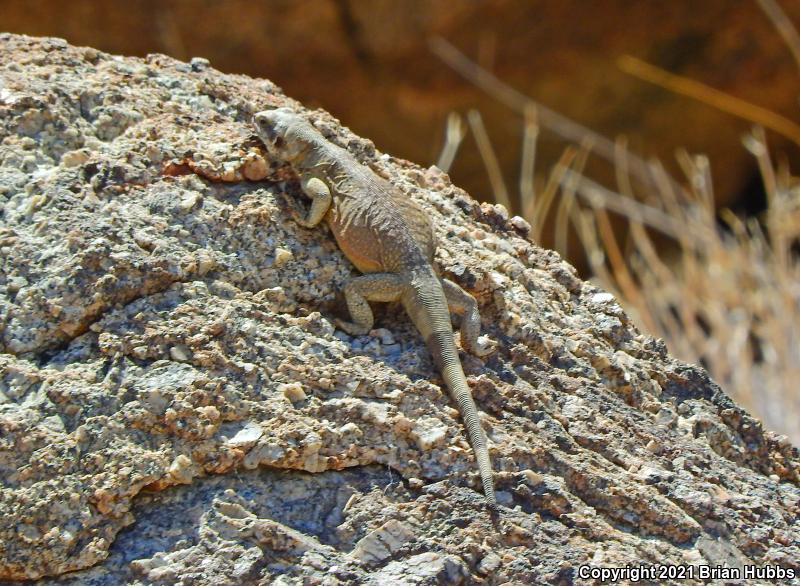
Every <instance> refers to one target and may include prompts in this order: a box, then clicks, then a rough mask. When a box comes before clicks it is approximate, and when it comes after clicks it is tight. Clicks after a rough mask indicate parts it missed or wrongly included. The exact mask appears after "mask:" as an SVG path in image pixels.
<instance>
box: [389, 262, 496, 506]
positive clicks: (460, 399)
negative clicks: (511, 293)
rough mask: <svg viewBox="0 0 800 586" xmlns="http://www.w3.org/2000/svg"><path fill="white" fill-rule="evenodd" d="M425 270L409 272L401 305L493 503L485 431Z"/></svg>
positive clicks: (440, 298) (435, 283) (433, 280)
mask: <svg viewBox="0 0 800 586" xmlns="http://www.w3.org/2000/svg"><path fill="white" fill-rule="evenodd" d="M426 269H427V270H425V269H422V270H419V271H415V272H414V273H413V276H412V281H411V284H410V287H409V288H408V291H407V293H406V294H404V295H403V297H402V301H403V305H404V306H405V308H406V311H407V312H408V315H409V316H410V317H411V320H412V321H413V322H414V324H415V325H416V326H417V329H418V330H419V332H420V333H421V334H422V336H423V337H424V338H425V341H426V342H427V344H428V348H429V349H430V351H431V354H432V355H433V360H434V362H435V363H436V366H437V367H438V368H439V372H441V374H442V378H444V381H445V383H446V384H447V388H448V389H449V390H450V396H451V397H453V399H454V400H455V401H456V403H458V410H459V412H460V413H461V417H462V419H463V420H464V427H465V428H466V430H467V436H468V437H469V443H470V445H471V446H472V450H473V451H474V453H475V459H476V460H477V462H478V471H479V473H480V476H481V482H482V484H483V494H484V496H485V497H486V500H487V501H488V502H489V503H490V504H491V505H493V506H494V505H496V504H497V500H496V499H495V496H494V479H493V476H492V462H491V460H490V459H489V450H488V448H487V439H486V432H485V431H484V430H483V426H482V425H481V421H480V418H479V417H478V408H477V407H476V406H475V401H474V400H473V398H472V393H471V392H470V390H469V387H468V386H467V379H466V377H465V376H464V370H463V368H462V367H461V361H460V360H459V358H458V351H457V350H456V345H455V343H454V342H453V327H452V326H451V324H450V311H449V309H448V307H447V300H446V299H445V296H444V291H442V286H441V284H440V283H439V279H438V277H437V276H436V274H435V273H434V272H433V270H432V269H430V268H429V267H426Z"/></svg>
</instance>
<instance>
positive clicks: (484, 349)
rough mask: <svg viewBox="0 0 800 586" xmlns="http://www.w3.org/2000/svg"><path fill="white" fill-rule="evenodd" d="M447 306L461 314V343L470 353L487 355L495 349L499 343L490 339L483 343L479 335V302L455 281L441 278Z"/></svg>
mask: <svg viewBox="0 0 800 586" xmlns="http://www.w3.org/2000/svg"><path fill="white" fill-rule="evenodd" d="M440 281H441V283H442V289H443V290H444V296H445V298H446V299H447V307H448V309H450V311H452V312H453V313H456V314H458V315H461V316H462V318H461V345H462V346H463V347H464V349H465V350H466V351H467V352H469V353H470V354H474V355H475V356H487V355H489V354H491V353H492V352H494V351H495V349H496V348H497V343H496V342H493V341H489V342H488V343H485V344H481V343H480V342H478V337H479V336H480V334H481V314H480V312H479V311H478V302H477V301H475V298H474V297H473V296H472V295H470V294H469V293H467V292H466V291H464V289H462V288H461V287H459V286H458V285H457V284H456V283H454V282H453V281H448V280H447V279H440Z"/></svg>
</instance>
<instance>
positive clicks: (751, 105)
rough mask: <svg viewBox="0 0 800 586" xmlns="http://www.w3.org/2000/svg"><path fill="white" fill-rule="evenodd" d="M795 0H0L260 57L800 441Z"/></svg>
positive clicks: (39, 27) (111, 35)
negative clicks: (508, 228) (500, 210)
mask: <svg viewBox="0 0 800 586" xmlns="http://www.w3.org/2000/svg"><path fill="white" fill-rule="evenodd" d="M795 25H798V26H800V3H797V2H794V1H790V0H704V1H703V2H696V1H695V0H673V1H672V2H629V1H624V0H604V1H603V2H591V1H586V0H542V1H530V0H529V1H523V0H474V1H452V2H445V1H441V0H439V1H437V0H404V1H402V2H396V1H388V0H372V1H367V0H263V1H257V0H247V1H244V0H225V1H220V0H177V1H172V2H162V1H160V0H128V1H127V2H124V3H123V2H107V1H91V0H71V1H70V2H61V1H55V0H24V1H22V0H0V29H2V30H3V31H8V32H13V33H20V34H28V35H36V36H57V37H62V38H64V39H66V40H67V41H68V42H69V43H71V44H73V45H87V46H92V47H95V48H97V49H100V50H102V51H106V52H110V53H115V54H123V55H134V56H144V55H146V54H148V53H165V54H167V55H170V56H172V57H175V58H177V59H181V60H188V59H190V58H191V57H205V58H207V59H208V60H209V61H210V62H211V65H212V66H213V67H215V68H216V69H219V70H221V71H224V72H228V73H244V74H247V75H250V76H256V77H266V78H269V79H271V80H272V81H274V82H275V83H277V84H278V85H279V86H281V87H282V88H283V89H284V90H285V92H286V93H287V95H289V96H291V97H293V98H296V99H298V100H300V101H301V102H303V103H304V104H305V105H306V106H307V107H321V108H324V109H326V110H328V111H330V112H331V113H332V114H333V115H334V116H336V117H337V118H339V119H340V120H341V121H342V122H343V123H344V124H345V125H347V126H349V127H350V128H351V129H352V130H353V131H354V132H356V133H357V134H359V135H361V136H364V137H367V138H370V139H371V140H373V141H374V142H375V144H376V146H377V147H378V148H379V149H380V150H382V151H384V152H388V153H391V154H392V155H395V156H399V157H402V158H405V159H409V160H411V161H414V162H415V163H418V164H420V165H423V166H428V165H432V164H437V165H438V166H439V167H441V168H443V169H444V170H446V171H448V172H449V173H450V175H451V177H452V179H453V181H454V182H455V183H456V184H457V185H459V186H461V187H463V188H464V189H466V190H467V191H468V192H469V193H470V194H471V195H472V196H473V197H474V198H476V199H478V200H481V201H489V202H498V203H502V204H503V205H505V206H506V207H507V208H508V209H509V210H510V211H511V213H512V214H518V215H521V216H523V217H524V218H525V219H526V220H528V221H529V222H530V223H531V225H532V226H533V237H534V238H535V239H536V240H537V242H539V243H540V244H542V245H543V246H547V247H550V248H555V249H557V250H558V251H559V252H560V253H561V254H562V255H564V256H565V257H567V258H568V259H569V260H570V261H571V262H572V263H573V264H575V265H576V266H577V267H578V268H579V270H580V271H581V273H582V275H583V276H584V277H585V278H591V279H593V280H594V281H596V282H597V283H598V284H599V285H600V286H602V287H604V288H606V289H608V290H610V291H611V292H613V293H614V294H616V295H617V296H618V298H619V299H620V301H621V303H622V304H623V305H624V306H625V308H626V310H627V311H628V312H629V313H630V314H631V315H632V317H633V318H634V319H635V321H636V322H637V323H638V325H639V326H640V328H641V329H642V330H643V331H645V332H647V333H649V334H652V335H655V336H658V337H660V338H664V339H665V340H666V342H667V345H668V347H669V349H670V351H671V352H672V353H673V354H675V355H676V356H678V357H680V358H682V359H683V360H686V361H689V362H694V363H699V364H702V365H703V366H705V367H706V368H707V369H709V371H710V372H711V374H712V376H713V377H714V378H715V380H716V381H717V382H718V383H720V384H721V385H722V387H723V388H724V389H725V390H726V391H727V392H728V393H729V394H730V395H732V396H733V397H734V398H735V399H736V400H737V401H739V402H740V403H742V404H743V405H744V406H746V407H747V408H748V409H749V410H750V411H752V412H753V413H754V414H756V415H757V416H759V417H761V418H762V419H763V420H764V421H765V425H766V427H768V428H770V429H773V430H776V431H778V432H780V433H784V434H788V435H789V436H790V438H791V439H792V441H793V442H794V443H795V445H800V388H799V387H800V382H798V381H800V263H799V262H798V253H800V187H798V184H797V181H796V179H795V177H794V176H793V175H792V171H793V170H796V169H797V168H798V165H799V164H800V160H798V157H800V112H798V105H799V104H798V98H799V97H800V37H799V36H798V34H797V30H796V28H795Z"/></svg>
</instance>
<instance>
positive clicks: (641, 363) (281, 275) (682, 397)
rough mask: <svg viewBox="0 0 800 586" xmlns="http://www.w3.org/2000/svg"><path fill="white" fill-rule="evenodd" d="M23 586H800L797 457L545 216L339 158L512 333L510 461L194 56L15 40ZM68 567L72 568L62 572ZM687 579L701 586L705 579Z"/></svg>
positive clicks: (265, 96) (15, 292)
mask: <svg viewBox="0 0 800 586" xmlns="http://www.w3.org/2000/svg"><path fill="white" fill-rule="evenodd" d="M0 56H2V58H1V59H0V64H2V65H0V204H2V210H3V212H2V225H0V262H2V272H0V351H2V354H0V483H1V484H0V579H5V580H12V579H23V578H28V579H35V578H42V577H47V576H49V578H44V579H43V580H42V583H46V584H75V585H77V584H81V585H83V584H89V585H95V584H96V585H101V584H102V585H106V584H109V585H110V584H133V583H135V584H230V583H275V584H294V583H308V584H353V583H363V584H388V583H392V584H467V583H486V584H503V583H508V584H522V583H525V584H533V583H571V582H573V581H574V582H579V581H580V580H579V578H578V569H579V568H580V567H581V566H583V565H590V566H593V567H612V566H623V565H625V564H656V563H659V564H665V563H671V564H710V565H717V564H723V563H724V564H734V565H736V564H750V563H753V564H758V565H775V564H780V565H781V566H783V567H784V568H793V569H795V571H800V528H798V514H800V488H799V485H800V457H799V456H798V451H797V449H796V448H794V447H792V446H791V445H790V444H789V443H788V441H786V440H785V439H784V438H781V437H779V436H777V435H775V434H773V433H771V432H769V431H764V430H763V429H762V428H761V425H760V424H759V422H757V421H756V420H754V419H753V418H752V417H750V416H749V415H748V414H747V413H746V412H744V411H743V410H742V409H740V408H739V407H738V406H737V405H735V404H734V403H733V402H732V401H731V400H730V399H729V398H728V397H727V396H726V395H725V394H724V393H723V392H722V391H721V390H720V389H719V388H718V387H717V386H716V385H715V384H714V383H713V382H712V381H711V380H709V378H708V376H707V375H706V374H705V372H704V371H702V370H701V369H699V368H697V367H693V366H688V365H686V364H682V363H680V362H678V361H676V360H674V359H672V358H671V357H670V356H668V355H667V353H666V351H665V349H664V346H663V344H661V343H660V342H659V341H657V340H653V339H651V338H648V337H646V336H643V335H641V334H640V333H639V332H637V331H636V329H635V327H634V326H633V325H632V324H631V322H630V321H629V319H628V317H627V316H626V315H625V314H624V313H623V312H622V310H621V309H620V307H619V305H618V304H617V303H616V302H615V300H614V299H613V298H612V297H611V296H610V295H608V294H607V293H604V292H602V291H600V290H598V289H597V288H595V287H593V286H591V285H590V284H587V283H584V282H581V281H580V280H579V279H578V278H577V277H576V275H575V272H574V270H573V269H572V268H571V267H570V266H569V265H568V264H566V263H565V262H563V261H562V260H561V259H560V258H559V257H558V256H557V255H556V254H555V253H552V252H549V251H546V250H543V249H541V248H539V247H537V246H536V245H535V244H533V243H531V242H530V241H529V240H528V239H527V238H526V227H525V224H524V222H520V221H519V220H518V219H509V218H508V215H507V214H506V213H505V210H503V209H502V208H499V207H495V206H491V205H487V204H483V205H478V204H477V203H476V202H475V201H473V200H472V199H470V198H469V197H468V196H467V195H466V194H465V193H464V192H463V191H461V190H459V189H458V188H456V187H454V186H453V185H452V184H451V183H450V181H449V179H448V177H447V176H446V175H444V174H443V173H441V172H440V171H439V170H437V169H436V168H430V169H421V168H419V167H416V166H414V165H413V164H410V163H407V162H405V161H402V160H398V159H394V158H392V157H390V156H387V155H381V154H379V153H378V152H376V150H375V148H374V147H373V145H372V144H371V143H370V142H369V141H367V140H364V139H361V138H358V137H357V136H354V135H353V134H352V133H350V132H349V131H348V130H347V129H345V128H342V127H341V126H340V125H339V124H338V123H337V121H336V120H335V119H333V118H331V117H330V116H329V115H328V114H326V113H325V112H321V111H317V112H306V115H307V116H309V117H310V119H312V120H313V121H314V122H315V124H316V125H317V126H318V128H319V129H320V130H321V131H322V132H323V133H324V134H325V135H326V136H328V137H329V138H330V140H332V141H334V142H336V143H338V144H340V145H342V146H344V147H345V148H348V149H349V150H350V151H351V152H352V153H353V154H354V155H355V156H356V157H357V158H359V159H360V160H361V161H362V162H364V163H365V164H369V165H371V166H372V167H373V168H374V169H375V170H376V171H377V172H378V173H381V174H383V175H384V176H386V177H388V178H390V179H391V180H392V181H393V182H394V183H395V184H397V185H398V186H399V187H400V188H401V189H402V190H403V191H405V192H406V193H408V195H409V197H411V198H413V199H414V200H415V201H417V202H418V203H419V205H421V206H424V208H425V209H426V210H427V211H428V212H429V213H430V215H431V217H432V218H433V219H434V221H435V222H436V226H437V232H438V234H439V237H440V239H441V246H440V250H439V252H438V261H439V263H440V265H441V267H442V269H443V271H444V272H445V273H446V274H447V275H448V276H450V277H451V278H453V279H454V280H456V281H457V282H459V283H460V284H461V285H462V286H464V287H465V288H467V289H469V290H470V291H472V292H473V293H474V294H475V295H476V297H477V298H478V299H479V300H480V305H481V312H482V315H483V318H484V329H485V330H486V331H487V333H488V334H489V335H490V336H491V337H493V338H494V339H497V340H498V341H499V342H500V346H501V348H500V351H499V352H498V353H497V354H496V355H494V356H492V357H491V358H489V359H487V360H485V361H484V360H479V359H477V358H474V357H472V356H469V355H465V354H462V359H463V362H464V368H465V371H466V373H467V375H468V378H469V380H470V383H471V387H472V389H473V393H474V395H475V398H476V401H477V403H478V405H479V407H480V408H481V409H482V411H483V413H484V425H485V426H486V428H487V432H488V435H489V438H490V440H491V443H492V445H491V452H492V455H493V460H494V465H495V469H496V470H497V487H498V500H499V501H500V502H501V504H502V511H501V514H500V515H499V517H495V518H492V517H491V516H490V515H489V514H488V512H487V511H486V509H485V507H484V505H483V499H482V496H481V494H480V493H479V492H478V487H479V481H478V479H477V477H476V472H475V466H474V461H473V457H472V452H471V450H470V448H469V445H468V444H467V442H466V438H465V435H464V431H463V427H462V424H461V421H460V419H459V417H458V413H457V411H456V409H455V406H454V404H453V403H452V402H451V401H450V400H449V398H448V397H447V395H446V394H443V392H442V387H441V380H440V378H439V376H438V374H437V373H436V371H435V368H434V366H433V364H432V362H431V359H430V357H429V355H428V352H427V350H426V348H425V346H424V344H423V342H422V340H420V339H419V336H418V335H417V333H416V332H415V331H414V329H413V326H412V325H411V324H410V322H409V321H408V320H407V319H406V317H405V316H404V315H403V314H402V312H401V311H400V310H399V309H398V308H396V307H392V306H389V307H387V308H386V309H385V310H383V311H382V312H379V318H378V323H379V325H380V326H381V328H382V329H380V330H375V331H374V332H372V334H371V335H369V336H362V337H357V338H351V337H349V336H346V335H343V334H342V333H341V332H337V331H335V330H334V328H333V327H332V325H331V317H332V316H333V315H336V314H337V312H339V311H341V310H342V308H341V304H340V300H339V299H338V298H337V291H338V290H339V289H340V288H341V286H342V284H343V283H344V282H345V281H346V280H347V279H348V278H349V276H350V275H351V274H352V272H353V269H352V267H351V266H350V265H349V263H348V262H347V261H346V260H345V259H344V258H343V256H342V255H341V254H340V253H339V251H338V249H337V248H336V245H335V243H334V242H333V240H332V238H331V237H330V235H329V233H328V232H327V230H325V229H319V230H304V229H302V228H299V227H298V226H297V225H295V224H294V223H293V222H292V221H291V220H289V215H288V213H287V210H286V207H285V204H284V202H283V201H282V197H283V195H284V194H287V193H288V194H289V195H290V196H292V197H294V196H297V195H298V186H297V182H296V180H295V178H293V177H292V176H291V174H290V173H288V172H287V171H286V169H284V168H281V167H280V166H279V165H278V164H277V162H275V161H269V160H265V158H264V156H265V155H264V154H263V152H262V151H261V150H260V148H259V144H258V142H257V141H256V140H255V139H254V137H253V136H252V133H251V131H250V125H249V119H250V117H251V115H252V113H253V112H255V111H257V110H259V109H263V108H265V107H267V106H270V105H289V106H292V107H294V108H297V109H300V108H301V106H300V104H298V103H296V102H294V101H292V100H290V99H289V98H287V97H285V96H284V95H283V93H282V92H281V91H280V90H279V89H278V88H277V87H276V86H275V85H273V84H272V83H271V82H269V81H266V80H253V79H250V78H247V77H243V76H234V75H223V74H221V73H219V72H216V71H214V70H212V69H210V68H209V67H208V66H207V64H206V63H205V62H203V61H202V60H194V61H193V62H192V63H190V64H186V63H181V62H178V61H174V60H172V59H169V58H166V57H163V56H158V55H156V56H151V57H148V58H147V59H133V58H120V57H113V56H109V55H106V54H103V53H100V52H98V51H96V50H93V49H87V48H75V47H70V46H68V45H67V44H66V43H65V42H63V41H60V40H57V39H33V38H28V37H19V36H13V35H2V36H0ZM68 572H76V573H73V574H68ZM684 583H685V582H684Z"/></svg>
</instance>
